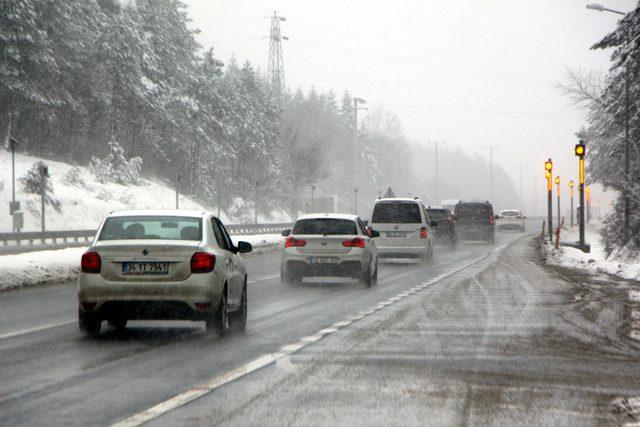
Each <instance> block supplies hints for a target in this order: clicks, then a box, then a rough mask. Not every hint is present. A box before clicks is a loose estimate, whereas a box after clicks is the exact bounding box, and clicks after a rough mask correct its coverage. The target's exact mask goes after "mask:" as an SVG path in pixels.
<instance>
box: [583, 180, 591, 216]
mask: <svg viewBox="0 0 640 427" xmlns="http://www.w3.org/2000/svg"><path fill="white" fill-rule="evenodd" d="M584 192H585V195H586V198H587V223H589V222H591V187H587V188H585V189H584Z"/></svg>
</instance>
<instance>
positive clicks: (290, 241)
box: [284, 236, 307, 248]
mask: <svg viewBox="0 0 640 427" xmlns="http://www.w3.org/2000/svg"><path fill="white" fill-rule="evenodd" d="M306 244H307V241H306V240H302V239H296V238H295V237H291V236H289V237H287V240H285V241H284V247H285V248H292V247H300V246H305V245H306Z"/></svg>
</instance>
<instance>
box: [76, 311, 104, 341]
mask: <svg viewBox="0 0 640 427" xmlns="http://www.w3.org/2000/svg"><path fill="white" fill-rule="evenodd" d="M78 326H79V327H80V331H81V332H82V333H83V334H84V335H86V336H89V337H96V336H98V334H100V327H101V326H102V321H101V320H100V319H98V318H97V317H96V316H95V315H94V314H92V313H86V312H83V311H82V310H80V309H78Z"/></svg>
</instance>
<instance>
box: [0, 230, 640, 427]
mask: <svg viewBox="0 0 640 427" xmlns="http://www.w3.org/2000/svg"><path fill="white" fill-rule="evenodd" d="M521 237H522V235H521V234H517V233H508V234H507V233H504V234H503V233H498V234H497V243H496V245H495V246H490V245H484V244H463V245H461V246H460V247H459V249H458V250H457V251H455V252H454V253H445V252H446V249H445V248H439V249H441V250H440V252H439V253H437V255H436V260H435V262H434V264H433V265H431V266H423V265H420V264H414V263H384V264H381V267H380V276H379V283H378V285H377V286H376V287H374V288H372V289H366V288H363V287H361V286H359V285H358V284H357V283H332V284H327V283H322V284H320V283H305V284H304V285H303V286H301V287H299V288H296V289H290V288H286V287H283V286H282V285H281V284H280V281H279V275H278V271H279V255H278V254H277V253H268V254H264V255H259V256H255V257H251V258H250V259H248V270H249V274H250V276H249V280H250V285H249V310H250V311H249V325H248V329H247V331H246V332H245V333H244V334H232V335H228V336H225V337H223V338H220V339H219V338H214V337H210V336H207V335H205V333H204V329H203V327H202V325H201V324H198V323H191V322H162V323H158V322H131V324H130V326H129V327H128V328H127V330H126V331H125V332H124V333H116V331H114V330H112V329H110V328H108V327H105V328H104V329H103V333H102V334H101V336H100V337H99V338H97V339H87V338H83V337H82V336H81V335H80V333H79V332H78V330H77V325H76V323H75V312H76V300H75V284H72V283H69V284H64V285H59V286H50V287H43V288H36V289H26V290H20V291H12V292H6V293H2V294H0V424H1V425H44V424H46V425H61V424H64V425H70V424H71V425H76V424H78V425H88V424H92V425H96V424H97V425H109V424H111V423H115V422H119V421H122V420H127V419H129V420H131V421H132V424H134V425H135V424H136V423H137V422H139V421H140V420H143V419H142V418H135V417H136V416H137V415H139V414H140V413H143V412H144V411H145V410H147V409H149V408H151V407H154V406H155V405H160V406H158V407H157V411H156V413H155V415H157V417H155V418H153V419H151V421H150V424H162V425H193V424H203V425H211V424H232V425H265V424H266V425H283V424H325V425H329V424H331V425H334V424H342V425H353V424H356V425H370V424H380V425H382V424H411V425H424V424H453V425H465V424H475V423H480V424H484V423H491V424H608V423H611V422H614V421H615V420H616V418H615V417H614V416H612V415H611V414H610V413H609V412H608V411H609V409H610V408H609V406H608V402H610V400H611V399H612V398H614V397H617V396H630V395H633V394H634V393H635V392H636V391H638V392H637V393H636V394H638V395H640V384H639V382H638V381H639V380H638V379H639V378H640V364H639V363H638V357H637V354H638V353H637V352H635V350H633V349H632V348H631V347H630V346H629V345H628V344H627V343H626V342H624V341H616V338H615V337H616V335H615V333H614V334H611V332H610V330H612V329H613V330H614V332H615V328H616V325H618V324H619V322H620V321H621V318H622V316H623V313H622V312H616V309H615V308H614V309H610V310H609V311H610V312H606V313H607V315H606V316H604V317H603V318H600V317H596V318H595V320H594V319H593V318H591V317H590V316H583V314H582V312H581V309H582V308H584V307H586V306H588V305H585V301H584V299H583V300H582V301H581V302H580V305H576V304H574V301H573V290H572V288H571V287H570V286H568V285H567V283H568V282H566V281H565V280H564V279H563V278H561V277H560V276H559V275H558V274H557V273H556V272H553V271H549V270H548V269H542V268H541V267H540V266H538V265H537V264H536V261H535V260H536V256H535V252H534V249H533V244H532V239H531V236H530V235H529V236H525V237H522V238H521ZM509 242H511V243H512V244H511V245H509V246H506V245H507V244H508V243H509ZM472 262H473V264H471V263H472ZM420 286H421V288H420V289H417V287H420ZM412 288H413V289H414V290H413V291H412V293H411V294H410V295H408V294H407V295H406V296H403V297H401V298H399V299H396V300H393V299H394V297H395V296H397V295H399V294H400V295H403V294H404V293H405V291H407V290H409V289H412ZM390 298H391V299H392V300H393V301H391V302H390ZM381 301H382V302H387V304H386V305H380V306H378V308H375V307H376V306H377V305H378V304H379V303H380V302H381ZM372 307H374V308H375V309H374V310H373V311H371V308H372ZM369 311H371V313H368V312H369ZM362 313H368V314H366V315H363V314H362ZM354 315H356V316H358V315H360V316H361V318H360V319H359V320H357V321H353V323H351V322H349V324H347V325H340V324H339V325H340V326H339V327H336V328H330V329H326V328H328V327H330V326H331V325H334V324H335V323H336V322H340V321H343V320H345V319H352V318H353V316H354ZM323 329H324V330H325V333H324V334H320V336H322V339H319V338H318V331H321V330H323ZM333 329H337V330H336V331H335V332H326V331H327V330H331V331H332V330H333ZM314 337H316V338H315V339H314ZM301 340H302V341H301ZM301 342H302V343H303V346H297V345H296V344H298V343H301ZM292 344H294V345H293V346H292ZM298 347H299V348H298ZM283 349H284V350H283ZM283 351H284V352H283ZM274 354H276V355H278V357H277V360H276V362H275V363H272V364H266V366H264V367H263V368H261V369H255V370H252V369H248V370H247V372H246V375H244V374H243V375H239V378H238V379H236V380H235V381H233V382H230V383H228V384H226V385H223V386H221V387H211V384H212V383H211V380H212V379H214V380H216V379H219V378H224V377H225V374H228V373H229V372H234V369H237V368H240V367H245V366H247V363H249V364H250V365H249V366H253V365H251V362H252V361H255V360H256V359H260V358H261V357H262V356H265V355H274ZM207 383H209V385H210V388H211V390H205V391H203V388H202V387H200V388H198V386H200V385H202V384H207ZM214 383H215V381H214ZM194 390H195V392H196V393H200V394H202V396H201V397H199V398H198V399H196V400H193V401H191V402H189V403H186V404H184V405H182V406H181V405H179V404H177V405H174V407H172V406H171V402H173V403H175V402H176V401H177V400H176V396H178V397H180V396H185V393H190V392H193V391H194ZM200 394H198V395H200ZM172 398H173V400H171V399H172ZM179 400H180V399H178V401H179ZM163 402H164V403H163ZM167 402H168V403H167ZM130 417H134V418H130Z"/></svg>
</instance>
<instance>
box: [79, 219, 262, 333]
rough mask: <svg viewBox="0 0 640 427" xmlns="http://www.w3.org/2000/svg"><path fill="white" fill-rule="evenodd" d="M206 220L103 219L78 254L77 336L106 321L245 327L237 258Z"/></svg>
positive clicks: (243, 248)
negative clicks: (182, 321)
mask: <svg viewBox="0 0 640 427" xmlns="http://www.w3.org/2000/svg"><path fill="white" fill-rule="evenodd" d="M251 249H252V248H251V245H250V244H249V243H247V242H238V245H237V246H235V245H234V244H233V242H232V240H231V238H230V237H229V234H228V233H227V231H226V229H225V228H224V226H223V225H222V223H221V222H220V220H219V219H218V218H216V217H215V216H214V215H213V214H211V213H208V212H195V211H194V212H190V211H151V210H139V211H123V212H114V213H111V214H109V215H108V216H107V217H106V218H105V219H104V220H103V222H102V224H101V225H100V227H99V228H98V231H97V234H96V236H95V238H94V240H93V242H92V243H91V246H90V247H89V249H88V250H87V251H86V252H85V253H84V254H83V255H82V261H81V271H80V276H79V280H78V303H79V307H78V321H79V326H80V330H81V331H82V332H84V333H85V334H87V335H97V334H98V333H99V332H100V327H101V324H102V322H103V321H104V320H107V321H108V322H109V323H111V325H113V326H114V327H115V328H118V329H123V328H125V327H126V324H127V321H128V320H159V319H163V320H193V321H202V320H204V321H205V324H206V328H207V330H208V331H209V330H214V331H217V332H219V333H224V332H225V331H226V330H227V329H228V328H229V327H233V328H236V329H244V328H245V326H246V322H247V273H246V268H245V265H244V261H243V259H242V257H241V256H240V254H241V253H246V252H250V251H251Z"/></svg>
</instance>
